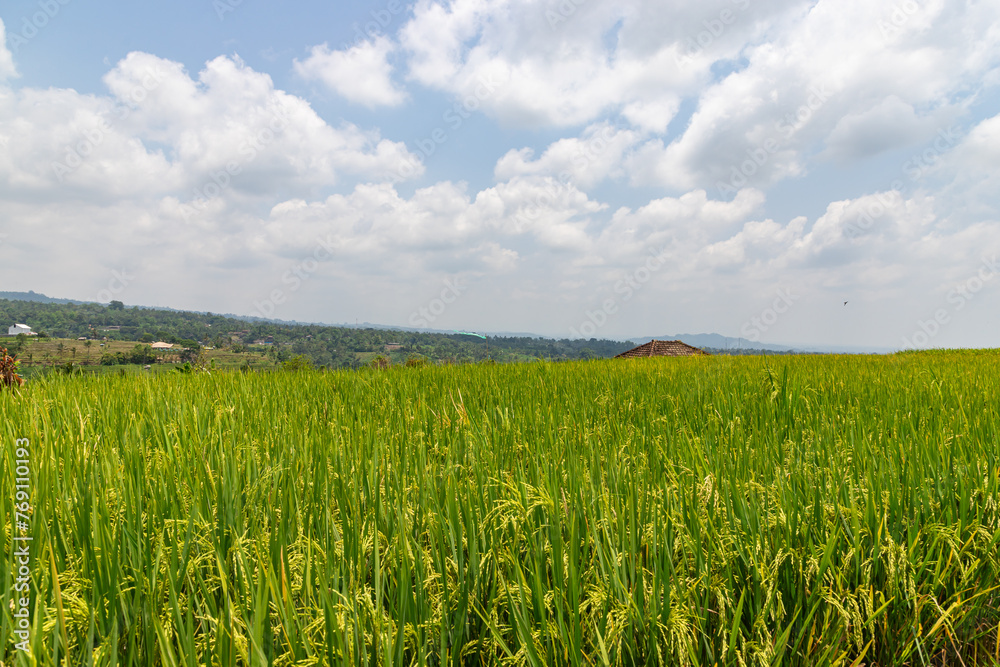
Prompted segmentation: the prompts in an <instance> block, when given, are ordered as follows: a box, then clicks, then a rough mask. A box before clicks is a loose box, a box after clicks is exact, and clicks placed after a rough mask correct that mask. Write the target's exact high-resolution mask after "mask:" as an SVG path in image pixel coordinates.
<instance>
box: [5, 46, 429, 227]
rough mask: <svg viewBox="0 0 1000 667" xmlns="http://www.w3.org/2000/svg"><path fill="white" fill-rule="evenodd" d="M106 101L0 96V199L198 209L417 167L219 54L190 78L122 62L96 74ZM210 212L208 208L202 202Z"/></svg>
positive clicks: (149, 58)
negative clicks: (2, 144)
mask: <svg viewBox="0 0 1000 667" xmlns="http://www.w3.org/2000/svg"><path fill="white" fill-rule="evenodd" d="M104 83H105V85H106V86H107V88H108V90H109V92H110V94H109V95H107V96H96V95H81V94H79V93H77V92H76V91H74V90H65V89H63V90H60V89H48V90H36V89H31V88H25V89H22V90H19V91H11V92H9V93H8V94H6V95H3V96H0V134H2V135H4V136H5V137H7V139H6V141H7V144H6V150H5V151H4V152H3V155H2V157H0V190H6V191H7V192H8V193H9V194H11V196H17V197H21V198H31V197H41V196H44V197H46V198H50V197H56V198H71V199H72V198H86V199H90V200H103V201H108V202H112V201H117V200H119V199H121V198H135V199H146V200H148V199H151V198H152V199H156V198H159V197H165V196H171V197H174V198H175V199H176V200H178V201H180V202H182V203H185V204H197V208H199V210H203V211H210V210H212V209H211V205H210V200H213V199H215V198H217V197H218V198H220V199H221V200H225V201H229V202H240V201H248V202H252V201H256V200H259V199H261V198H266V197H269V196H274V195H275V194H277V193H284V194H286V195H287V194H288V193H301V194H302V195H306V194H309V193H318V192H321V191H322V190H323V189H325V188H329V187H332V186H335V185H337V184H339V183H340V182H341V180H342V179H344V178H346V179H349V181H350V180H354V181H356V180H358V179H372V180H379V179H381V178H382V177H383V176H384V174H386V173H397V172H399V171H400V170H401V167H402V165H404V164H406V165H410V166H409V167H408V169H409V171H408V172H407V173H410V174H413V175H417V174H419V173H421V172H422V167H421V166H420V165H419V164H417V166H416V167H413V166H412V165H414V164H416V160H415V159H414V157H413V156H412V155H411V154H410V153H409V152H408V151H407V150H406V148H405V146H404V145H403V144H402V143H401V142H393V141H389V140H387V139H383V138H382V137H381V136H380V135H379V133H378V131H377V130H364V129H361V128H359V127H357V126H356V125H354V124H351V123H347V122H344V123H341V124H340V125H339V126H337V127H333V126H331V125H329V124H327V123H326V122H325V121H324V120H323V119H321V118H320V117H319V116H318V115H317V114H316V112H315V111H314V110H313V109H312V108H311V107H310V105H309V104H308V103H307V102H306V101H305V100H302V99H301V98H298V97H295V96H293V95H289V94H288V93H285V92H284V91H281V90H279V89H276V88H275V87H274V85H273V82H272V81H271V78H270V77H269V76H268V75H267V74H263V73H260V72H256V71H254V70H252V69H251V68H249V67H247V66H246V65H245V64H244V63H243V62H242V61H240V60H239V59H237V58H228V57H223V56H220V57H218V58H215V59H214V60H212V61H210V62H208V63H207V64H206V65H205V68H204V69H203V70H202V71H201V72H200V73H199V74H198V76H197V77H196V78H192V77H191V76H190V75H188V73H187V72H186V71H185V70H184V68H183V66H182V65H180V64H179V63H176V62H172V61H169V60H165V59H162V58H158V57H156V56H153V55H150V54H146V53H139V52H136V53H131V54H129V55H128V56H127V57H126V58H124V59H123V60H122V61H121V62H119V63H118V64H117V65H115V67H114V68H112V69H111V71H109V72H108V73H107V74H106V75H105V77H104ZM213 205H214V204H213Z"/></svg>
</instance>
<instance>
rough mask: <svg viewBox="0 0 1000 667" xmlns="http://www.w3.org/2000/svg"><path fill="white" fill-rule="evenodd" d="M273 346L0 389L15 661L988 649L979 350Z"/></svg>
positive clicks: (989, 570) (344, 660)
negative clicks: (26, 603)
mask: <svg viewBox="0 0 1000 667" xmlns="http://www.w3.org/2000/svg"><path fill="white" fill-rule="evenodd" d="M293 366H294V367H295V372H272V373H253V372H251V373H238V372H230V373H218V372H208V373H200V372H193V373H190V374H179V373H171V374H163V375H155V376H150V375H145V376H143V375H139V376H128V377H121V376H118V375H105V376H83V377H66V376H62V375H52V376H49V377H46V378H45V379H41V380H36V381H33V382H29V383H28V384H27V385H26V386H24V387H21V388H19V389H15V390H14V391H4V392H2V393H0V436H2V439H3V443H4V449H3V456H2V457H0V461H2V463H0V465H2V479H3V480H4V482H5V484H4V486H5V488H7V489H11V488H13V482H12V481H11V480H12V479H13V478H14V475H15V473H14V471H15V454H14V448H13V443H14V440H15V438H22V437H27V438H30V439H31V445H30V450H31V451H30V466H31V488H32V502H31V504H32V508H33V510H32V511H33V513H32V515H31V531H30V534H31V536H32V537H33V539H34V541H33V542H31V554H32V556H31V557H32V565H31V578H32V589H31V591H32V596H33V602H32V605H33V606H32V625H31V636H30V640H29V641H30V644H31V647H32V651H33V653H34V656H35V658H34V659H35V660H36V661H37V662H33V663H32V664H38V665H56V664H59V663H60V661H62V660H63V659H64V658H66V659H67V661H68V662H70V663H72V664H95V665H111V664H139V663H141V664H150V665H196V664H213V665H291V664H331V665H339V664H370V665H375V664H378V665H400V664H415V665H423V664H429V665H437V664H440V665H445V664H447V665H481V664H524V665H557V664H566V665H607V664H613V665H632V664H644V665H645V664H663V665H713V664H718V665H777V664H783V665H810V666H812V665H828V664H843V665H848V664H862V663H863V664H869V665H871V664H878V665H924V664H927V665H930V664H935V665H938V664H949V665H952V664H955V665H958V664H964V665H968V666H971V665H992V664H996V663H997V661H998V650H1000V649H998V635H1000V589H998V586H1000V547H998V542H1000V476H998V471H1000V468H998V465H997V463H998V461H997V458H998V456H1000V450H998V446H997V444H998V442H1000V414H998V412H1000V399H998V396H1000V354H997V353H995V352H950V353H938V354H901V355H894V356H889V357H826V356H810V357H797V356H786V357H779V358H773V359H763V358H759V357H703V358H683V359H648V360H633V361H591V362H572V363H562V364H549V363H538V364H524V365H487V364H477V365H468V366H459V367H440V366H427V367H423V368H421V367H413V368H405V367H403V368H401V367H396V366H393V367H392V368H389V369H385V370H379V369H374V368H367V369H362V370H359V371H357V372H320V371H315V370H309V369H307V368H303V367H301V366H300V365H299V364H293ZM12 503H13V500H12V498H11V493H9V492H8V493H4V494H0V507H2V516H4V517H5V521H6V526H5V528H6V532H5V554H10V553H11V541H10V536H11V534H12V527H11V523H10V521H11V519H10V518H9V517H12V516H13V513H14V508H13V506H12ZM13 567H14V565H13V560H12V559H11V558H6V559H5V560H4V561H3V563H2V565H0V577H2V579H3V582H4V598H3V600H2V605H0V611H2V620H0V647H2V648H0V656H3V660H4V661H5V664H13V662H12V661H13V657H12V652H13V650H12V636H11V628H12V621H13V619H12V617H11V614H10V612H9V611H8V609H9V606H8V605H9V602H10V601H11V590H12V581H13V576H14V574H13Z"/></svg>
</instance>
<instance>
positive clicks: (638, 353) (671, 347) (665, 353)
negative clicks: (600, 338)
mask: <svg viewBox="0 0 1000 667" xmlns="http://www.w3.org/2000/svg"><path fill="white" fill-rule="evenodd" d="M707 354H708V352H705V351H704V350H699V349H698V348H696V347H692V346H690V345H688V344H687V343H682V342H680V341H679V340H651V341H649V342H648V343H646V344H645V345H640V346H639V347H634V348H632V349H631V350H628V351H627V352H622V353H621V354H619V355H618V356H616V357H615V359H636V358H640V357H697V356H700V355H707Z"/></svg>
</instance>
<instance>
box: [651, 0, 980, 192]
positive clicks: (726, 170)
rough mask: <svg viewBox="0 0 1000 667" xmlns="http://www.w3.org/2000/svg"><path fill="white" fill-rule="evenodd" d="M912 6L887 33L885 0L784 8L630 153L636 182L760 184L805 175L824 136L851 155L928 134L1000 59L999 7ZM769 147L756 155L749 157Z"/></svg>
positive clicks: (957, 109)
mask: <svg viewBox="0 0 1000 667" xmlns="http://www.w3.org/2000/svg"><path fill="white" fill-rule="evenodd" d="M913 6H914V7H915V8H916V9H915V12H914V13H913V15H912V16H907V17H906V20H905V21H901V22H900V23H901V25H900V27H899V29H898V32H896V33H893V37H892V38H891V39H888V40H886V39H884V38H883V37H882V36H881V32H882V31H881V29H880V25H881V23H882V22H884V21H885V20H887V17H889V16H890V15H891V11H892V6H891V5H887V4H885V3H866V2H848V3H844V2H831V1H830V0H820V1H819V2H816V3H815V4H813V5H812V6H811V7H810V8H809V9H808V11H806V12H804V13H802V14H801V15H790V16H789V17H788V18H787V25H784V26H782V29H781V30H780V31H778V32H776V34H774V35H773V37H772V38H771V39H769V40H768V41H766V42H764V43H762V44H759V45H752V46H748V48H747V49H746V50H745V51H744V57H745V59H746V66H745V67H742V68H740V69H738V70H737V71H734V72H732V73H730V74H728V75H726V76H724V77H723V78H721V79H720V80H719V81H718V82H716V83H714V84H712V85H711V86H710V87H708V88H707V89H706V90H705V91H704V92H703V93H702V94H701V95H700V98H699V102H698V109H697V111H696V112H695V113H694V115H693V117H692V119H691V122H690V124H689V126H688V127H687V129H686V130H685V131H684V133H683V135H682V136H681V137H680V138H679V139H677V140H676V141H673V142H672V143H669V144H665V143H664V142H663V141H662V140H659V139H656V140H652V141H650V142H648V143H647V144H646V145H645V146H643V147H642V148H641V149H640V150H638V151H637V152H636V157H635V161H634V162H633V165H632V166H633V177H634V181H635V182H636V183H637V184H659V185H667V186H670V187H675V188H681V189H689V188H692V187H710V186H713V185H716V186H717V185H719V184H725V185H727V186H730V187H731V188H732V189H733V190H735V189H738V188H739V187H741V186H742V184H741V183H740V180H741V179H740V176H739V174H740V173H742V176H743V179H742V180H744V181H745V182H746V183H749V184H755V185H758V186H766V185H769V184H771V183H774V182H777V181H779V180H781V179H784V178H787V177H790V176H797V175H801V174H803V173H804V172H805V171H806V170H807V169H808V164H809V161H810V159H811V157H812V156H813V155H815V154H816V153H817V152H818V151H819V150H820V149H821V148H822V147H823V145H824V144H826V145H828V146H829V147H830V151H831V153H833V154H836V155H838V156H840V157H852V158H858V157H863V156H865V155H866V154H870V153H873V152H878V151H882V150H889V149H892V148H897V147H901V146H904V145H907V144H909V143H912V142H914V141H915V140H919V139H928V138H930V137H929V136H928V135H929V134H933V131H934V128H935V127H937V126H939V124H940V122H942V120H944V119H946V118H949V117H954V116H955V115H957V114H958V113H961V112H962V111H963V109H964V105H965V103H964V102H963V100H964V99H967V95H968V93H969V91H977V90H980V89H981V88H982V86H983V85H984V84H983V81H984V80H985V75H986V73H987V72H989V71H991V70H993V69H995V68H996V67H997V64H998V63H1000V56H998V55H997V54H998V53H1000V48H998V47H1000V33H998V32H997V31H996V30H995V29H994V26H996V25H997V23H998V21H1000V6H997V5H987V4H985V3H980V4H977V5H974V6H970V7H969V8H968V11H963V12H956V11H953V10H952V9H950V8H947V7H946V6H945V4H944V3H943V2H942V0H937V1H935V2H928V3H924V4H919V5H918V4H916V3H914V4H913ZM984 44H991V45H992V46H991V47H990V49H985V47H984ZM918 110H919V111H918ZM862 145H863V147H862ZM765 147H766V148H767V150H766V154H761V155H762V159H756V162H757V164H756V166H755V165H753V164H751V163H750V162H748V160H754V159H755V158H754V154H755V153H757V154H760V151H761V149H762V148H765ZM744 165H746V167H747V168H746V169H744ZM743 184H745V183H743Z"/></svg>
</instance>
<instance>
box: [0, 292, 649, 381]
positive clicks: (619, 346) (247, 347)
mask: <svg viewBox="0 0 1000 667" xmlns="http://www.w3.org/2000/svg"><path fill="white" fill-rule="evenodd" d="M7 294H8V295H11V296H14V297H15V298H13V299H11V298H3V297H0V326H7V325H9V324H12V323H14V322H23V323H25V324H27V325H28V326H30V327H31V328H32V329H33V330H34V331H35V332H37V333H38V334H39V339H43V338H45V337H51V338H60V339H77V338H81V337H84V338H91V339H93V338H97V339H107V340H108V341H139V342H144V343H152V342H153V341H164V342H167V343H176V344H181V345H183V346H185V347H195V346H196V345H199V344H200V345H202V346H204V347H213V348H217V349H238V350H239V352H238V354H243V353H247V354H253V355H259V356H266V357H267V358H268V359H270V360H272V361H273V362H274V363H275V364H279V363H282V362H284V361H288V360H290V359H291V358H293V357H295V356H299V355H301V356H303V357H306V358H307V359H309V360H310V361H311V362H312V363H313V364H314V365H317V366H320V365H322V366H326V367H328V368H357V367H358V366H363V365H366V364H369V363H371V362H372V361H373V359H374V358H375V357H376V356H379V355H381V356H387V357H389V358H390V359H391V360H392V363H393V364H399V363H406V362H407V361H414V362H417V361H420V360H423V361H432V362H448V363H462V362H472V361H483V360H485V359H487V358H489V359H490V360H492V361H498V362H520V361H535V360H539V359H548V360H553V361H559V360H569V359H592V358H607V357H613V356H615V355H616V354H619V353H621V352H624V351H625V350H627V349H629V348H631V347H633V346H634V344H633V343H631V342H628V341H616V340H593V339H592V340H572V341H571V340H567V339H561V340H554V339H547V338H540V337H537V336H532V335H527V336H510V335H508V336H498V335H494V334H490V336H489V340H488V341H485V340H481V339H479V338H475V337H473V336H464V335H456V332H454V331H443V332H439V333H431V332H427V331H426V330H422V331H421V330H417V331H415V330H403V329H402V328H399V327H376V326H374V325H366V328H364V329H362V328H360V327H343V326H331V325H328V324H304V323H290V322H280V321H273V320H262V319H259V318H250V317H234V316H226V315H220V314H218V313H198V312H190V311H182V310H175V309H172V308H144V307H140V306H124V305H122V304H109V305H104V304H99V303H87V302H78V301H72V300H70V299H50V298H49V297H46V296H45V295H42V294H36V293H34V292H26V293H25V292H15V293H7ZM25 296H26V297H27V298H23V297H25ZM18 345H20V343H18ZM17 351H18V352H20V349H18V350H17ZM102 363H103V362H102Z"/></svg>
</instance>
